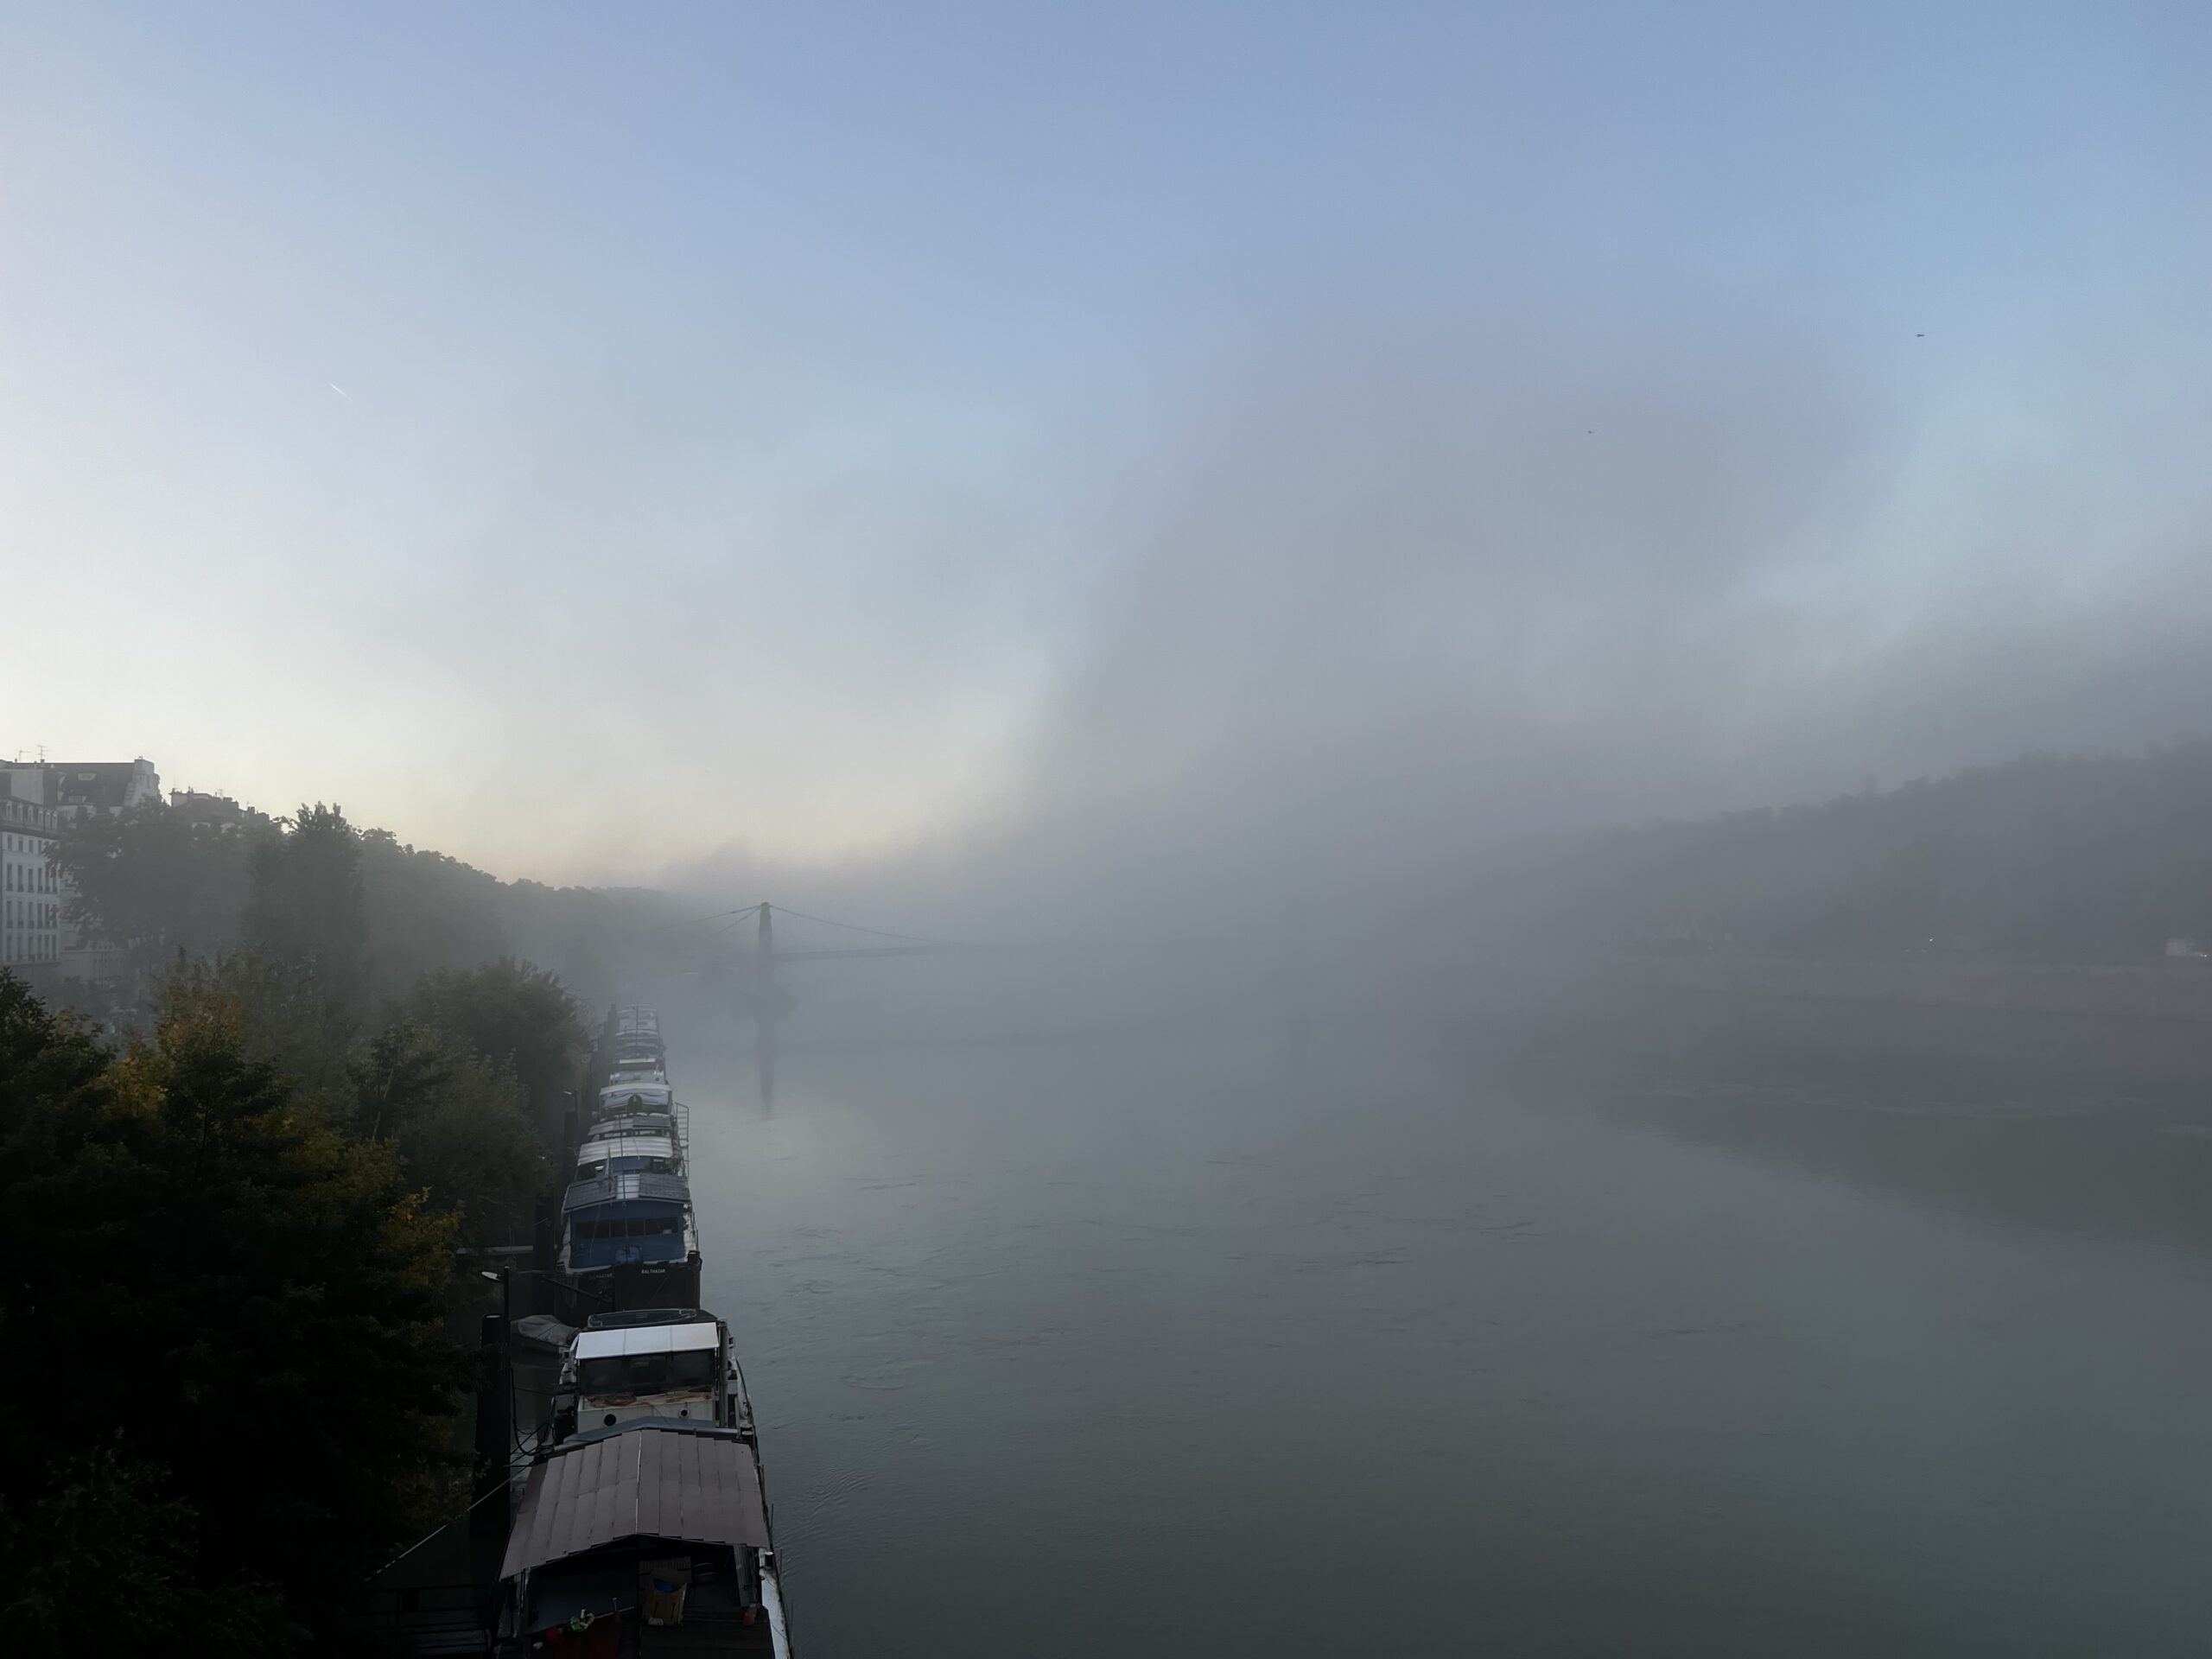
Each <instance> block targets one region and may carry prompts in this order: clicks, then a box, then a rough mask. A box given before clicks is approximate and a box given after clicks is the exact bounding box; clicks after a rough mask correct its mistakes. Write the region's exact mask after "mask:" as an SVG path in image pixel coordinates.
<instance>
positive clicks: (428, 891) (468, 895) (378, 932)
mask: <svg viewBox="0 0 2212 1659" xmlns="http://www.w3.org/2000/svg"><path fill="white" fill-rule="evenodd" d="M360 849H361V875H362V883H363V888H364V893H365V899H366V903H367V914H368V923H369V932H368V951H369V962H370V972H371V976H372V988H373V989H375V990H376V991H377V992H378V994H379V995H397V994H398V993H400V992H402V991H404V989H405V988H407V987H409V986H410V985H412V984H414V982H416V980H417V979H419V978H420V977H421V976H423V975H424V974H426V973H429V972H432V971H434V970H435V969H441V968H452V967H456V966H461V965H466V964H468V963H480V962H488V961H490V960H492V959H493V958H494V957H499V956H502V955H504V954H505V951H506V949H507V945H506V931H505V926H504V925H503V923H502V920H501V915H500V912H501V910H502V907H503V900H504V898H505V887H504V884H502V883H501V882H500V881H499V880H498V878H496V877H494V876H490V875H486V874H485V873H484V872H483V871H481V870H479V869H473V868H470V867H469V866H468V865H466V864H464V863H462V862H461V861H460V860H459V859H454V858H448V857H447V856H446V855H444V854H443V853H434V852H430V851H429V850H428V849H424V850H421V851H417V850H416V849H415V848H413V847H409V846H404V845H402V844H401V842H400V841H399V839H398V837H397V836H394V835H393V834H392V833H391V831H390V830H388V829H369V830H365V831H363V832H362V835H361V838H360Z"/></svg>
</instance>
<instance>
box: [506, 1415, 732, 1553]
mask: <svg viewBox="0 0 2212 1659" xmlns="http://www.w3.org/2000/svg"><path fill="white" fill-rule="evenodd" d="M627 1538H673V1539H681V1540H683V1541H685V1542H687V1543H695V1544H722V1545H747V1546H750V1547H751V1548H754V1549H765V1548H767V1547H768V1510H767V1506H766V1504H765V1503H763V1502H762V1501H761V1497H760V1465H759V1464H758V1463H757V1462H756V1461H754V1459H753V1448H752V1447H751V1446H747V1444H746V1443H745V1442H744V1441H743V1440H740V1439H738V1438H737V1437H736V1436H735V1435H734V1434H702V1433H675V1432H671V1431H669V1430H666V1429H660V1428H655V1427H651V1426H650V1425H649V1424H640V1425H639V1427H635V1428H631V1429H627V1430H626V1431H624V1432H623V1433H619V1434H610V1435H608V1436H607V1437H606V1438H605V1439H603V1440H575V1441H571V1442H569V1444H568V1445H567V1446H563V1447H561V1448H560V1449H559V1450H557V1451H556V1452H553V1453H551V1454H550V1456H548V1457H547V1458H546V1459H544V1460H543V1462H541V1463H540V1464H538V1465H537V1467H535V1468H534V1469H532V1470H531V1471H530V1479H529V1482H528V1484H526V1485H525V1486H524V1489H523V1495H522V1503H521V1506H520V1507H519V1508H518V1510H517V1511H516V1514H515V1524H514V1529H513V1531H512V1532H511V1533H509V1534H508V1535H507V1554H506V1559H505V1560H504V1561H503V1562H502V1563H501V1564H500V1567H499V1576H500V1577H501V1578H503V1579H512V1578H513V1577H514V1576H515V1575H516V1574H517V1573H527V1572H529V1571H530V1570H531V1569H532V1568H533V1567H543V1566H546V1565H548V1564H549V1563H550V1562H553V1561H558V1560H566V1559H567V1558H568V1557H569V1556H571V1555H582V1554H584V1553H585V1552H587V1551H588V1550H594V1549H599V1548H603V1547H604V1546H606V1545H608V1544H613V1543H620V1542H621V1541H623V1540H625V1539H627Z"/></svg>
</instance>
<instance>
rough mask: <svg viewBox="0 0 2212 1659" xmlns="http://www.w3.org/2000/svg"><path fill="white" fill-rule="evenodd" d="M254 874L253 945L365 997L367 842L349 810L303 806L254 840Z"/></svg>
mask: <svg viewBox="0 0 2212 1659" xmlns="http://www.w3.org/2000/svg"><path fill="white" fill-rule="evenodd" d="M247 874H248V877H249V882H248V887H247V892H246V904H245V918H244V925H243V929H242V932H243V936H244V938H245V944H247V946H248V947H249V948H251V949H252V950H257V951H258V952H260V953H261V954H262V955H263V956H265V957H269V958H270V960H271V961H274V962H277V963H283V964H285V965H287V966H289V967H293V968H297V969H303V970H305V971H306V972H308V973H309V974H312V975H313V976H315V979H316V980H317V981H318V982H320V983H321V985H323V986H324V987H325V988H327V990H328V991H329V992H330V994H331V995H334V996H336V997H338V998H339V999H340V1001H344V1002H346V1003H347V1004H348V1005H349V1006H351V1005H353V1004H355V1003H358V1001H359V1000H360V998H361V996H362V995H363V993H364V991H365V987H366V983H367V974H368V955H367V953H368V937H369V925H368V914H367V911H366V908H365V904H364V902H363V898H362V887H361V849H360V842H359V837H358V836H355V835H354V833H353V825H351V824H349V823H346V816H345V814H344V813H343V812H342V811H340V810H339V809H338V808H337V807H334V806H323V805H321V804H316V805H315V806H302V807H301V808H300V810H299V815H298V817H295V818H293V819H292V820H291V822H290V823H289V826H287V827H286V828H285V829H284V831H283V834H282V835H280V836H271V837H264V839H261V840H259V841H257V842H255V843H254V844H253V848H252V851H251V856H250V857H249V859H248V861H247Z"/></svg>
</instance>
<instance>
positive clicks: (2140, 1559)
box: [671, 1020, 2212, 1659]
mask: <svg viewBox="0 0 2212 1659" xmlns="http://www.w3.org/2000/svg"><path fill="white" fill-rule="evenodd" d="M726 1044H727V1046H725V1045H726ZM671 1058H672V1064H673V1065H674V1066H675V1068H676V1071H677V1080H678V1082H679V1084H683V1092H684V1093H685V1095H686V1096H687V1098H689V1099H690V1101H691V1102H692V1103H693V1106H692V1109H693V1115H694V1116H693V1137H694V1143H695V1147H694V1172H695V1173H694V1185H695V1191H696V1196H697V1199H698V1202H699V1205H700V1209H701V1217H702V1234H703V1238H704V1244H705V1249H706V1252H707V1258H708V1268H707V1275H706V1284H707V1294H708V1300H709V1303H710V1305H711V1306H714V1307H715V1308H716V1309H717V1310H718V1311H719V1312H721V1313H723V1314H724V1315H725V1316H726V1317H728V1319H730V1320H731V1321H732V1323H733V1325H734V1327H735V1329H736V1331H737V1333H738V1340H739V1344H740V1348H741V1352H742V1353H743V1355H744V1357H745V1360H746V1364H747V1371H748V1375H749V1378H750V1383H751V1388H752V1391H753V1397H754V1400H755V1402H756V1406H757V1408H758V1410H759V1412H760V1419H761V1423H762V1440H763V1451H764V1455H765V1459H766V1468H767V1476H768V1484H769V1491H770V1496H771V1497H772V1501H773V1503H774V1506H775V1517H776V1525H777V1529H778V1534H779V1544H780V1546H781V1548H782V1549H783V1551H784V1554H785V1561H786V1570H787V1573H788V1578H789V1581H790V1585H791V1598H792V1604H793V1610H794V1618H795V1622H796V1630H797V1633H798V1637H799V1640H800V1643H801V1644H802V1650H803V1651H804V1653H805V1654H806V1655H807V1656H808V1659H856V1656H874V1655H884V1656H888V1655H894V1654H911V1653H927V1654H974V1655H983V1656H1022V1659H1034V1656H1045V1655H1053V1656H1059V1655H1066V1656H1080V1655H1090V1654H1098V1655H1109V1654H1112V1655H1120V1654H1126V1653H1129V1652H1134V1651H1143V1652H1146V1653H1149V1654H1163V1655H1183V1654H1188V1655H1201V1654H1204V1655H1243V1654H1252V1655H1262V1654H1279V1653H1287V1652H1293V1651H1306V1650H1334V1649H1338V1648H1339V1647H1341V1648H1342V1649H1344V1650H1348V1651H1357V1652H1363V1653H1370V1654H1387V1655H1398V1654H1407V1655H1417V1654H1459V1653H1468V1652H1474V1651H1484V1652H1491V1653H1497V1654H1514V1655H1522V1654H1608V1653H1637V1654H1661V1655H1669V1654H1681V1655H1697V1656H1704V1659H1710V1656H1716V1655H1732V1654H1744V1655H1751V1654H1758V1655H1773V1654H1777V1653H1785V1652H1786V1653H1790V1654H1838V1655H1842V1654H1853V1655H1859V1654H1866V1653H1872V1652H1893V1653H1931V1654H1933V1653H1941V1654H1950V1655H1961V1654H1984V1653H1986V1654H2005V1655H2021V1654H2054V1655H2056V1654H2084V1653H2128V1654H2157V1653H2182V1652H2190V1653H2198V1652H2202V1651H2204V1649H2205V1643H2206V1637H2205V1630H2206V1626H2205V1623H2204V1618H2203V1583H2204V1573H2205V1563H2206V1560H2207V1559H2208V1557H2207V1550H2208V1546H2212V1496H2208V1495H2209V1494H2212V1411H2208V1408H2207V1404H2206V1400H2207V1395H2206V1391H2205V1380H2206V1378H2208V1377H2212V1319H2208V1317H2207V1292H2208V1290H2209V1289H2212V1268H2209V1267H2208V1262H2207V1260H2206V1258H2205V1256H2204V1255H2203V1254H2202V1252H2200V1251H2197V1250H2194V1249H2190V1248H2188V1247H2187V1246H2186V1245H2185V1244H2184V1243H2179V1242H2177V1241H2176V1240H2174V1239H2173V1238H2171V1236H2163V1235H2145V1236H2131V1235H2130V1234H2129V1233H2128V1232H2127V1231H2126V1230H2125V1229H2119V1230H2099V1229H2095V1228H2086V1229H2085V1228H2083V1227H2082V1226H2078V1225H2070V1224H2069V1225H2056V1224H2054V1225H2053V1226H2050V1227H2049V1228H2044V1227H2040V1226H2038V1225H2037V1224H2036V1223H2035V1221H2034V1219H2033V1217H2032V1215H2031V1216H2028V1217H2022V1216H2021V1215H2020V1214H2018V1213H2017V1212H2012V1213H2007V1212H2005V1211H2001V1210H1993V1209H1992V1208H1991V1207H1989V1206H1986V1205H1976V1204H1974V1203H1969V1202H1961V1203H1951V1202H1948V1201H1946V1200H1945V1198H1943V1196H1942V1193H1941V1192H1930V1191H1928V1190H1925V1189H1923V1190H1914V1189H1912V1188H1911V1187H1910V1185H1901V1184H1890V1183H1885V1182H1882V1181H1879V1180H1874V1179H1865V1178H1864V1176H1863V1174H1862V1173H1858V1172H1853V1171H1848V1170H1846V1171H1841V1172H1839V1170H1838V1169H1836V1168H1835V1167H1833V1166H1824V1165H1823V1164H1822V1163H1821V1160H1817V1159H1791V1158H1786V1157H1777V1156H1775V1155H1772V1154H1771V1152H1770V1151H1758V1150H1746V1149H1745V1148H1744V1147H1738V1146H1737V1145H1734V1144H1732V1143H1731V1141H1729V1140H1728V1138H1727V1137H1726V1136H1720V1135H1712V1134H1702V1133H1701V1134H1697V1135H1686V1134H1683V1133H1679V1132H1675V1131H1674V1130H1672V1129H1670V1128H1669V1127H1668V1126H1667V1124H1666V1122H1664V1121H1662V1120H1656V1119H1649V1118H1647V1117H1645V1116H1643V1115H1641V1114H1640V1113H1639V1112H1638V1111H1637V1110H1634V1109H1624V1103H1622V1102H1619V1101H1605V1100H1592V1101H1588V1102H1585V1103H1574V1102H1567V1103H1562V1102H1561V1101H1560V1100H1558V1099H1547V1100H1545V1101H1544V1102H1543V1103H1541V1104H1538V1103H1535V1101H1534V1100H1533V1099H1531V1098H1530V1097H1529V1096H1528V1095H1527V1094H1526V1093H1525V1091H1522V1090H1516V1089H1515V1088H1512V1087H1510V1086H1506V1085H1503V1084H1497V1083H1494V1082H1486V1081H1484V1077H1483V1073H1482V1072H1481V1070H1480V1068H1479V1067H1476V1068H1473V1069H1470V1068H1469V1067H1468V1066H1467V1065H1465V1063H1464V1061H1459V1062H1454V1063H1452V1064H1451V1065H1446V1064H1444V1063H1443V1062H1442V1061H1440V1060H1433V1059H1427V1058H1423V1057H1422V1055H1421V1052H1419V1046H1418V1045H1414V1044H1408V1043H1407V1042H1404V1041H1402V1040H1398V1039H1387V1038H1385V1037H1384V1036H1383V1034H1382V1033H1380V1031H1379V1030H1378V1031H1377V1033H1376V1034H1374V1035H1372V1036H1370V1037H1367V1038H1362V1037H1360V1036H1358V1035H1357V1034H1356V1033H1355V1034H1345V1033H1338V1035H1337V1037H1336V1039H1334V1040H1332V1043H1331V1044H1330V1045H1329V1046H1328V1047H1327V1049H1326V1052H1325V1053H1324V1054H1323V1055H1322V1056H1321V1057H1320V1058H1313V1057H1312V1056H1306V1057H1304V1058H1301V1059H1300V1061H1299V1062H1298V1063H1296V1064H1293V1063H1291V1061H1290V1060H1289V1059H1288V1058H1287V1057H1286V1054H1285V1052H1284V1046H1283V1045H1282V1043H1281V1042H1280V1041H1278V1040H1272V1039H1270V1037H1269V1035H1268V1033H1267V1032H1266V1031H1265V1030H1264V1029H1257V1028H1255V1027H1251V1026H1250V1025H1249V1024H1247V1025H1237V1024H1234V1023H1232V1024H1231V1025H1230V1026H1229V1027H1224V1029H1222V1030H1220V1031H1217V1032H1209V1031H1207V1030H1205V1029H1204V1028H1196V1029H1193V1028H1191V1027H1187V1026H1185V1027H1183V1028H1181V1029H1177V1030H1173V1031H1163V1032H1156V1033H1152V1034H1150V1035H1141V1034H1132V1035H1122V1036H1119V1037H1110V1038H1109V1037H1107V1036H1102V1035H1099V1034H1096V1033H1092V1034H1088V1035H1086V1034H1082V1033H1071V1034H1065V1035H1063V1036H1061V1037H1058V1038H1055V1039H1042V1038H1040V1039H1033V1040H1027V1041H1022V1042H992V1041H985V1040H981V1039H977V1040H969V1041H959V1040H946V1041H941V1042H930V1043H899V1042H895V1041H887V1042H880V1043H876V1044H873V1045H869V1046H864V1047H853V1046H840V1045H838V1044H836V1043H834V1042H820V1043H816V1044H814V1045H812V1046H808V1045H806V1044H804V1043H801V1044H798V1045H797V1046H794V1047H792V1048H791V1049H790V1050H788V1051H787V1052H785V1056H784V1058H783V1065H782V1071H781V1076H780V1077H779V1083H778V1088H777V1091H776V1096H775V1099H774V1101H773V1103H772V1106H764V1105H763V1103H762V1102H761V1100H760V1095H759V1091H758V1090H757V1087H756V1085H755V1082H754V1078H753V1069H752V1061H751V1059H750V1058H749V1057H748V1056H747V1053H745V1052H743V1051H742V1050H741V1049H740V1048H739V1047H737V1046H735V1045H734V1042H728V1041H727V1039H723V1038H721V1037H718V1036H715V1035H713V1034H711V1033H704V1032H702V1031H700V1030H698V1029H697V1028H696V1027H694V1028H693V1030H692V1031H690V1033H686V1031H685V1029H684V1028H683V1025H682V1023H681V1021H680V1020H677V1021H673V1022H672V1023H671ZM1629 1104H1631V1105H1632V1103H1629ZM1870 1121H1872V1119H1870ZM2178 1144H2179V1143H2178V1142H2177V1145H2178Z"/></svg>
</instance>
